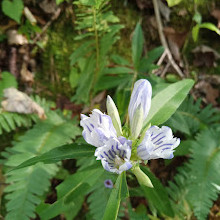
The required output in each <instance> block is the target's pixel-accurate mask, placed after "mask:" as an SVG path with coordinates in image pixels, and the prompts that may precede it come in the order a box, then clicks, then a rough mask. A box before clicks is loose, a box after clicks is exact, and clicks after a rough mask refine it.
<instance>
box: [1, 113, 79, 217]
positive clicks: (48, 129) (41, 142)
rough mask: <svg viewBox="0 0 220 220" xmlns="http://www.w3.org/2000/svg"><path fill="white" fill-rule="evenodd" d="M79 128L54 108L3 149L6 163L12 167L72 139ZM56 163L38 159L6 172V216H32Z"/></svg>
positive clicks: (54, 170) (52, 174) (46, 187)
mask: <svg viewBox="0 0 220 220" xmlns="http://www.w3.org/2000/svg"><path fill="white" fill-rule="evenodd" d="M79 132H80V130H79V128H78V127H76V126H75V125H74V124H72V123H71V122H68V121H67V120H65V119H64V118H62V117H61V116H59V115H58V114H57V113H55V112H51V113H50V114H49V115H48V119H47V120H45V121H41V122H39V123H37V124H36V125H35V126H34V127H33V128H32V129H31V130H29V131H28V132H26V134H25V135H24V136H22V137H20V138H19V140H18V141H17V142H15V143H14V146H13V147H12V148H11V149H6V150H7V153H6V154H4V155H5V156H6V157H7V161H6V163H5V166H6V167H9V168H13V167H15V166H17V165H19V164H20V163H22V162H24V161H25V160H27V159H30V158H32V157H34V156H37V155H39V154H41V153H44V152H46V151H48V150H51V149H52V148H55V147H58V146H60V145H63V144H66V143H70V142H72V139H73V138H75V136H76V135H78V134H79ZM57 169H58V167H57V165H55V164H52V165H48V164H41V163H38V164H36V165H34V166H31V167H27V168H22V169H18V170H13V171H11V172H8V173H7V174H6V177H7V178H6V182H7V183H8V184H9V186H7V187H6V189H5V192H6V193H7V195H6V199H7V200H9V201H8V203H7V204H6V208H7V212H8V213H7V216H6V219H8V220H25V219H30V218H34V217H35V213H34V212H35V208H36V206H37V205H38V204H39V203H40V202H41V200H40V196H42V195H43V193H44V192H45V191H47V190H48V187H49V185H50V181H49V180H50V178H51V177H53V176H54V175H55V173H56V172H57Z"/></svg>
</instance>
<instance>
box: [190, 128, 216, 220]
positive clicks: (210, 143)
mask: <svg viewBox="0 0 220 220" xmlns="http://www.w3.org/2000/svg"><path fill="white" fill-rule="evenodd" d="M196 140H197V141H196V142H194V144H193V146H192V159H191V160H190V163H189V165H188V167H189V169H190V170H191V172H190V176H191V178H192V182H191V186H190V189H189V194H188V200H189V202H190V203H191V204H192V206H193V210H194V214H195V216H196V217H197V218H198V219H199V220H200V219H201V220H202V219H206V217H207V215H208V213H209V210H210V208H211V207H212V204H213V201H215V200H216V199H217V198H218V193H219V191H218V189H217V188H216V185H220V178H219V177H220V169H219V167H220V139H219V131H215V130H212V129H207V130H204V131H203V132H201V133H200V134H199V135H198V136H197V138H196Z"/></svg>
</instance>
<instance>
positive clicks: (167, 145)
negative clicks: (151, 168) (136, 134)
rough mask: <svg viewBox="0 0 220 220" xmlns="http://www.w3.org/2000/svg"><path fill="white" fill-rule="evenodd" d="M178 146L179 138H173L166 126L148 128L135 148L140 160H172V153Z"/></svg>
mask: <svg viewBox="0 0 220 220" xmlns="http://www.w3.org/2000/svg"><path fill="white" fill-rule="evenodd" d="M179 144H180V139H179V138H174V137H173V134H172V130H171V129H170V128H169V127H167V126H162V128H159V127H157V126H152V127H150V128H149V129H148V130H147V132H146V133H145V136H144V139H143V141H142V142H141V144H140V145H139V146H138V147H137V155H138V156H139V157H140V158H141V159H142V160H151V159H158V158H163V159H172V158H173V151H174V148H176V147H177V146H178V145H179Z"/></svg>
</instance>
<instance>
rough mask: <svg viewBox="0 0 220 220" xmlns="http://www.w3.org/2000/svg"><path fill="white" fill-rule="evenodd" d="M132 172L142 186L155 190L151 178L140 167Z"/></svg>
mask: <svg viewBox="0 0 220 220" xmlns="http://www.w3.org/2000/svg"><path fill="white" fill-rule="evenodd" d="M132 172H133V173H134V175H135V176H136V178H137V180H138V182H139V184H140V185H144V186H147V187H150V188H154V186H153V184H152V182H151V180H150V178H149V177H148V176H147V175H146V174H145V173H144V172H143V171H142V170H141V169H140V167H139V166H137V167H134V168H133V169H132Z"/></svg>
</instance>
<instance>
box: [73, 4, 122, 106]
mask: <svg viewBox="0 0 220 220" xmlns="http://www.w3.org/2000/svg"><path fill="white" fill-rule="evenodd" d="M74 4H75V5H76V6H77V7H78V8H77V10H76V16H77V18H78V19H77V22H76V24H77V27H76V29H77V30H78V31H79V33H80V35H79V36H77V37H76V38H75V40H77V41H81V43H80V46H79V47H78V48H77V49H76V50H75V51H74V52H73V53H72V55H71V56H70V62H71V66H72V67H73V69H72V71H71V74H70V83H71V86H72V88H74V87H77V89H76V94H75V96H74V97H73V99H72V100H74V101H77V102H84V103H88V101H89V97H90V98H91V96H92V95H93V94H94V92H95V91H96V90H95V88H96V85H97V82H98V81H99V79H100V77H101V76H102V75H103V74H104V72H103V71H104V68H105V66H106V65H107V64H108V56H109V51H110V49H111V47H112V45H113V44H114V43H115V41H116V40H118V39H119V37H118V36H117V33H118V32H119V30H120V29H121V28H122V25H119V24H115V23H118V22H119V19H118V18H117V17H116V16H114V15H113V13H112V11H111V10H110V5H109V3H108V1H103V0H102V1H75V2H74ZM85 41H86V42H85ZM75 81H76V82H75Z"/></svg>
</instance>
